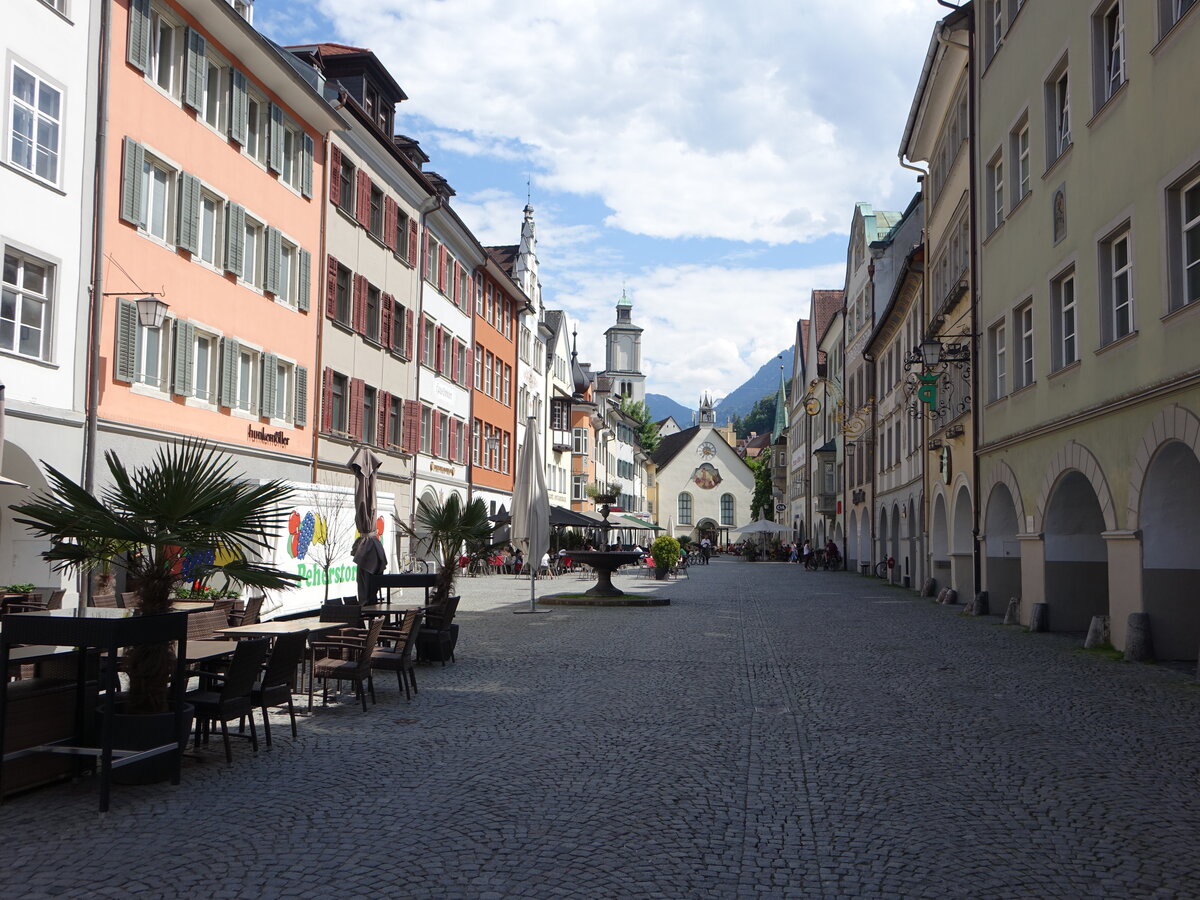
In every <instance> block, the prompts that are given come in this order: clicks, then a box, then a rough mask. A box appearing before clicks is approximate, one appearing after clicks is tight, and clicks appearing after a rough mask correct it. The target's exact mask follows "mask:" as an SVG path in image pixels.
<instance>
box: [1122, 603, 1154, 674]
mask: <svg viewBox="0 0 1200 900" xmlns="http://www.w3.org/2000/svg"><path fill="white" fill-rule="evenodd" d="M1125 658H1126V659H1128V660H1130V661H1131V662H1145V661H1146V660H1148V659H1153V658H1154V643H1153V642H1152V641H1151V640H1150V613H1144V612H1136V613H1130V614H1129V626H1128V630H1127V631H1126V632H1125Z"/></svg>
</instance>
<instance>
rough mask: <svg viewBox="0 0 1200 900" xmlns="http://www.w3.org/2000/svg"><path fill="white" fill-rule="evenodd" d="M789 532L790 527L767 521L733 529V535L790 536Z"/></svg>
mask: <svg viewBox="0 0 1200 900" xmlns="http://www.w3.org/2000/svg"><path fill="white" fill-rule="evenodd" d="M791 531H792V527H791V526H790V525H781V524H779V523H778V522H771V521H769V520H768V519H759V520H757V521H755V522H751V523H750V524H749V525H743V526H742V527H741V528H735V529H733V533H734V534H790V533H791Z"/></svg>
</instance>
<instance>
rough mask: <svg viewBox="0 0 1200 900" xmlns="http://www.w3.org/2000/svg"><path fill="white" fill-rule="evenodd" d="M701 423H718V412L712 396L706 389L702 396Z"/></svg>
mask: <svg viewBox="0 0 1200 900" xmlns="http://www.w3.org/2000/svg"><path fill="white" fill-rule="evenodd" d="M700 424H701V425H716V424H717V413H716V410H714V409H713V402H712V397H710V396H709V394H708V391H705V392H704V396H702V397H701V398H700Z"/></svg>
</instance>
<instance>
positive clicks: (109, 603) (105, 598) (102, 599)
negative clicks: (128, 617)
mask: <svg viewBox="0 0 1200 900" xmlns="http://www.w3.org/2000/svg"><path fill="white" fill-rule="evenodd" d="M92 606H95V607H98V608H100V609H120V608H121V607H120V604H118V603H117V595H116V594H95V595H93V596H92Z"/></svg>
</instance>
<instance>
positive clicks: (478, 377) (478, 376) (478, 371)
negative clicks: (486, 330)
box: [475, 344, 484, 391]
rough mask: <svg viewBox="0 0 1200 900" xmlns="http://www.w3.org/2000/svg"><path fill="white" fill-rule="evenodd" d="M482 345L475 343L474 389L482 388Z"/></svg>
mask: <svg viewBox="0 0 1200 900" xmlns="http://www.w3.org/2000/svg"><path fill="white" fill-rule="evenodd" d="M483 359H484V356H483V347H482V345H480V344H476V345H475V390H477V391H480V390H483Z"/></svg>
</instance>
